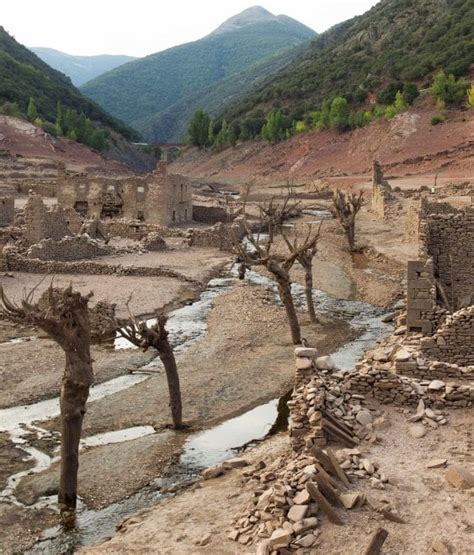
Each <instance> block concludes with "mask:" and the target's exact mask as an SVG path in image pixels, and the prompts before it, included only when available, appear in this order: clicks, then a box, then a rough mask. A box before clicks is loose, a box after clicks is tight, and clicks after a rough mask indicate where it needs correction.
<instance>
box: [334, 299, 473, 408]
mask: <svg viewBox="0 0 474 555" xmlns="http://www.w3.org/2000/svg"><path fill="white" fill-rule="evenodd" d="M471 311H472V307H471V308H468V309H462V310H461V311H459V312H460V313H462V312H469V313H471ZM404 318H405V316H404V314H401V315H400V316H399V317H398V319H396V323H397V325H398V328H397V329H396V330H395V332H394V333H392V334H390V335H388V336H386V337H384V338H383V339H382V340H381V341H379V343H378V345H377V347H376V348H375V349H373V350H371V351H367V352H366V353H365V355H364V358H362V359H361V360H360V361H359V362H358V363H357V364H356V366H355V369H354V370H353V371H352V372H349V373H347V374H346V375H345V376H344V381H345V383H346V384H347V385H348V387H349V389H350V390H352V391H357V392H359V393H363V394H366V393H369V392H370V395H372V396H373V397H374V398H376V399H377V400H378V401H380V402H382V403H394V404H398V405H405V404H408V405H417V404H418V403H419V401H420V400H423V401H424V402H425V404H426V405H427V406H430V407H433V408H435V409H438V410H440V409H443V408H444V407H448V406H452V407H468V406H472V403H473V401H474V386H473V385H472V383H471V380H472V379H473V378H474V366H473V365H468V366H460V365H458V364H455V363H453V362H444V361H439V360H433V359H432V358H430V357H429V354H430V353H429V352H428V351H427V349H426V347H427V346H431V345H432V343H433V342H434V341H436V339H433V337H424V336H422V335H421V334H419V333H411V334H409V335H405V330H404V329H403V327H402V325H403V323H404ZM460 319H462V321H464V316H462V315H461V316H460ZM466 321H467V318H466ZM470 321H471V322H472V319H471V320H470ZM471 325H472V324H471ZM399 330H401V331H399Z"/></svg>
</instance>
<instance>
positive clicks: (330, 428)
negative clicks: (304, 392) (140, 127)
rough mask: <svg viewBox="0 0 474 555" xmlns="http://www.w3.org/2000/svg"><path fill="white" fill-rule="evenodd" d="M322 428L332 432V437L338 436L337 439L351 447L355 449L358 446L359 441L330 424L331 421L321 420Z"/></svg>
mask: <svg viewBox="0 0 474 555" xmlns="http://www.w3.org/2000/svg"><path fill="white" fill-rule="evenodd" d="M321 426H322V428H323V430H325V431H327V432H330V433H331V434H332V435H334V436H336V438H338V439H340V440H341V441H343V442H344V443H345V444H346V445H348V446H349V447H355V446H356V445H357V441H356V440H355V438H354V437H353V436H350V435H348V434H346V433H345V432H343V431H342V430H341V429H340V428H338V427H337V426H334V424H332V423H331V422H329V420H326V419H325V418H321Z"/></svg>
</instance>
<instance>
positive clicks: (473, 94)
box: [467, 85, 474, 108]
mask: <svg viewBox="0 0 474 555" xmlns="http://www.w3.org/2000/svg"><path fill="white" fill-rule="evenodd" d="M467 105H468V107H469V108H474V85H471V86H470V87H469V88H468V89H467Z"/></svg>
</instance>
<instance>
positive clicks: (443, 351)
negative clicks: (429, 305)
mask: <svg viewBox="0 0 474 555" xmlns="http://www.w3.org/2000/svg"><path fill="white" fill-rule="evenodd" d="M421 350H422V352H423V354H424V355H425V356H426V357H428V358H430V359H433V360H439V361H445V362H449V363H455V364H457V365H459V366H470V365H474V305H473V306H470V307H468V308H462V309H461V310H458V311H457V312H455V313H454V314H450V315H448V316H447V318H446V320H445V322H444V323H443V325H442V326H441V327H440V328H439V329H438V330H437V331H436V333H434V334H433V336H432V337H424V338H423V339H422V340H421Z"/></svg>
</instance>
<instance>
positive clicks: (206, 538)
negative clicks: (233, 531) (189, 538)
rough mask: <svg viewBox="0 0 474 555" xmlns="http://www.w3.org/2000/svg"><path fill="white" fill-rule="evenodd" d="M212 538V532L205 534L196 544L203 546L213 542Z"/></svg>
mask: <svg viewBox="0 0 474 555" xmlns="http://www.w3.org/2000/svg"><path fill="white" fill-rule="evenodd" d="M211 539H212V534H205V535H204V536H203V537H202V538H201V539H200V540H198V541H197V542H196V545H201V546H204V545H207V544H208V543H210V542H211Z"/></svg>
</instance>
